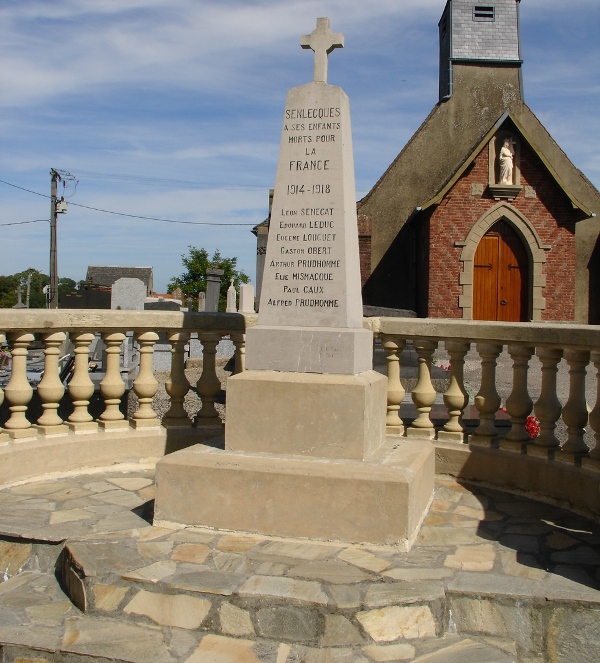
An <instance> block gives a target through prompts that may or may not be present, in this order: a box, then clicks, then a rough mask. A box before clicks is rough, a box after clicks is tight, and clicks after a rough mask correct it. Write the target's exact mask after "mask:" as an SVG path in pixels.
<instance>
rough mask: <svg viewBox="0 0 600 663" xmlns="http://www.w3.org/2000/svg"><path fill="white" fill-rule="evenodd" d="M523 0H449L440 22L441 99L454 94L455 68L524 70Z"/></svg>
mask: <svg viewBox="0 0 600 663" xmlns="http://www.w3.org/2000/svg"><path fill="white" fill-rule="evenodd" d="M519 4H520V0H488V2H485V3H484V2H481V1H480V2H474V1H473V0H448V2H447V3H446V7H445V9H444V13H443V14H442V18H441V19H440V22H439V35H440V101H444V100H446V99H448V98H449V97H450V96H451V95H452V94H453V93H454V68H455V66H456V65H465V66H471V67H476V68H478V69H481V68H498V67H503V68H506V67H509V68H515V67H516V68H518V70H519V80H520V69H521V63H522V60H521V45H520V40H519Z"/></svg>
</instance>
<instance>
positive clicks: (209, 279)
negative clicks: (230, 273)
mask: <svg viewBox="0 0 600 663" xmlns="http://www.w3.org/2000/svg"><path fill="white" fill-rule="evenodd" d="M224 273H225V272H224V271H223V270H222V269H217V268H216V267H209V268H208V269H207V270H206V300H205V302H206V303H205V305H204V310H205V311H218V310H219V295H220V293H221V277H222V276H223V274H224Z"/></svg>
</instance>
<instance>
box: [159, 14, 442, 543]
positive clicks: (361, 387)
mask: <svg viewBox="0 0 600 663" xmlns="http://www.w3.org/2000/svg"><path fill="white" fill-rule="evenodd" d="M342 44H343V37H342V35H339V34H334V33H332V32H331V30H330V29H329V20H328V19H324V18H320V19H318V21H317V29H316V30H315V31H313V32H312V33H311V34H310V35H307V36H305V37H303V38H302V40H301V45H302V46H303V47H304V48H311V49H312V50H314V51H315V67H314V80H313V82H312V83H309V84H308V85H303V86H301V87H297V88H293V89H292V90H290V91H289V93H288V97H287V102H286V107H285V112H284V119H283V131H282V139H281V147H280V153H279V162H278V167H277V177H276V185H275V194H274V200H273V210H272V213H271V225H270V236H269V242H268V245H267V254H266V264H265V271H264V276H263V284H262V288H263V289H262V293H261V304H260V310H259V314H258V323H259V324H258V325H257V326H255V327H250V328H248V329H247V331H246V368H247V369H248V370H246V371H244V372H241V373H239V374H237V375H233V376H231V377H230V378H229V379H228V381H227V417H226V428H225V449H224V450H222V451H218V450H215V448H214V447H211V446H203V445H196V446H195V447H193V448H192V449H186V450H183V451H178V452H175V453H173V454H170V455H169V456H166V457H165V458H163V459H161V460H160V461H159V462H158V465H157V482H156V483H157V495H156V512H155V514H156V515H155V524H158V525H160V524H168V525H173V524H176V525H177V526H181V525H184V526H195V525H201V526H207V527H212V528H222V529H226V530H238V531H248V532H254V533H259V534H263V535H269V536H289V537H295V538H317V539H326V540H330V541H331V540H339V541H346V542H364V543H366V542H369V543H373V544H394V545H398V546H400V547H402V548H404V549H408V548H409V547H410V545H411V543H412V541H413V540H414V539H415V537H416V533H417V531H418V527H419V526H420V522H421V520H422V518H423V517H424V515H425V514H426V512H427V509H428V507H429V503H430V501H431V499H432V494H433V477H434V460H435V459H434V453H433V448H432V446H431V444H430V442H429V441H427V442H426V443H423V441H416V440H402V439H400V438H391V437H390V438H389V439H388V438H386V435H385V417H386V403H387V379H386V377H385V376H383V375H381V374H379V373H377V372H375V371H373V370H372V356H373V336H372V333H371V332H369V331H367V330H365V329H363V317H362V299H361V291H360V266H359V253H358V233H357V219H356V201H355V190H354V167H353V157H352V142H351V138H352V137H351V131H350V111H349V104H348V98H347V97H346V95H345V94H344V92H343V91H342V90H341V89H340V88H339V87H335V86H331V85H328V84H327V55H328V53H329V52H331V51H332V50H333V49H334V48H337V47H340V46H341V45H342ZM215 446H216V445H215ZM200 477H201V479H200ZM181 494H185V495H186V499H185V500H181V499H180V495H181ZM214 494H227V500H225V501H223V500H219V501H218V503H215V501H214V500H213V499H211V497H212V496H214Z"/></svg>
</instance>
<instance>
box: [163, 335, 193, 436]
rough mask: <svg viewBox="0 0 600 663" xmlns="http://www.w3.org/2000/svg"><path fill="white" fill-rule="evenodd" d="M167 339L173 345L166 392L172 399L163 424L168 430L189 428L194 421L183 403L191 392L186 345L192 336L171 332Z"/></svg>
mask: <svg viewBox="0 0 600 663" xmlns="http://www.w3.org/2000/svg"><path fill="white" fill-rule="evenodd" d="M167 337H168V339H169V343H170V344H171V373H170V375H169V379H168V380H167V382H166V384H165V390H166V392H167V394H169V396H170V398H171V407H170V408H169V411H168V412H167V413H166V415H165V416H164V417H163V420H162V423H163V426H165V427H166V428H189V427H190V426H191V425H192V420H191V419H190V418H189V417H188V415H187V412H186V411H185V408H184V407H183V401H184V399H185V396H186V394H187V393H188V391H189V390H190V383H189V382H188V379H187V377H186V376H185V345H186V343H187V342H188V341H189V338H190V335H189V334H188V333H187V332H179V331H174V330H171V331H169V332H168V334H167Z"/></svg>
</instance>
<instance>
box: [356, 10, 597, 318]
mask: <svg viewBox="0 0 600 663" xmlns="http://www.w3.org/2000/svg"><path fill="white" fill-rule="evenodd" d="M519 1H520V0H492V2H490V3H489V4H485V5H483V4H476V3H474V2H472V1H471V0H448V2H447V3H446V7H445V9H444V12H443V15H442V18H441V20H440V23H439V37H440V82H439V101H438V103H437V104H436V105H435V107H434V108H433V110H432V111H431V113H430V114H429V116H428V117H427V118H426V120H425V121H424V122H423V124H422V125H421V127H420V128H419V130H418V131H417V132H416V133H415V134H414V136H413V137H412V138H411V139H410V141H409V142H408V143H407V145H406V146H405V147H404V149H403V150H402V151H401V152H400V154H399V155H398V157H397V158H396V159H395V160H394V162H393V163H392V164H391V165H390V167H389V168H388V169H387V170H386V172H385V173H384V174H383V175H382V176H381V178H380V180H379V181H378V182H377V183H376V184H375V186H374V187H373V189H372V190H371V191H370V192H369V193H368V194H367V196H365V198H363V199H362V200H361V201H359V203H358V219H359V237H360V246H361V269H362V278H363V300H364V303H365V304H367V305H372V306H380V307H388V308H394V309H408V310H411V311H414V312H416V314H417V315H418V316H420V317H439V318H462V319H466V320H501V321H530V320H533V321H546V320H547V321H572V322H579V323H592V324H600V306H599V305H600V240H599V239H598V235H599V231H600V219H599V218H598V217H597V216H596V215H597V214H598V213H600V193H599V192H598V191H597V190H596V188H595V187H594V186H593V185H592V184H591V183H590V182H589V181H588V180H587V179H586V177H585V176H584V175H583V174H582V173H581V172H580V171H579V170H578V169H577V168H576V167H575V166H574V165H573V164H572V163H571V161H570V160H569V159H568V158H567V156H566V155H565V154H564V152H563V151H562V150H561V149H560V147H559V146H558V145H557V144H556V143H555V141H554V140H553V139H552V137H551V136H550V135H549V133H548V132H547V131H546V129H545V128H544V127H543V125H542V124H541V123H540V121H539V120H538V119H537V118H536V116H535V115H534V114H533V112H532V111H531V110H530V109H529V108H528V106H527V105H526V104H525V102H524V100H523V88H522V60H521V52H520V41H519Z"/></svg>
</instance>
